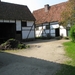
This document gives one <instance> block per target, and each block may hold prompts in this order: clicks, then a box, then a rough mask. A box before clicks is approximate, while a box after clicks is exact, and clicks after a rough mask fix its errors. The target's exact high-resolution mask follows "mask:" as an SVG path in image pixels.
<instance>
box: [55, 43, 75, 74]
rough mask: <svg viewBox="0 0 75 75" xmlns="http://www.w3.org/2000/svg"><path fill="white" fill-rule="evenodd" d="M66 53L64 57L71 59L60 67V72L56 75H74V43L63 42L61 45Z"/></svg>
mask: <svg viewBox="0 0 75 75" xmlns="http://www.w3.org/2000/svg"><path fill="white" fill-rule="evenodd" d="M63 45H64V47H65V51H66V55H67V56H68V57H70V58H71V60H69V61H67V62H66V63H65V64H64V65H61V66H62V70H61V71H60V72H58V73H57V74H56V75H75V43H74V42H65V43H63Z"/></svg>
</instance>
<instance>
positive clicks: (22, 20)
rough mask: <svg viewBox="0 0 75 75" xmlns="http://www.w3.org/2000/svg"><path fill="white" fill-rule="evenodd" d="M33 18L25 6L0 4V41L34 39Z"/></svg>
mask: <svg viewBox="0 0 75 75" xmlns="http://www.w3.org/2000/svg"><path fill="white" fill-rule="evenodd" d="M34 22H35V18H34V16H33V14H32V13H31V12H30V10H29V8H28V7H27V6H25V5H19V4H13V3H7V2H0V41H6V40H8V39H10V38H15V39H18V40H20V41H22V40H27V39H34V38H35V24H34Z"/></svg>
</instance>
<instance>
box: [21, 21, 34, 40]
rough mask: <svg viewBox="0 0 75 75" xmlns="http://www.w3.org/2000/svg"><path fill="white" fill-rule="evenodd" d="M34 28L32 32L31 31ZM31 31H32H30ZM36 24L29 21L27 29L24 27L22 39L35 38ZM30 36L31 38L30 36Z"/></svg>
mask: <svg viewBox="0 0 75 75" xmlns="http://www.w3.org/2000/svg"><path fill="white" fill-rule="evenodd" d="M31 27H32V30H31ZM30 30H31V31H30ZM34 33H35V30H34V22H33V21H27V27H22V39H27V37H28V38H35V34H34ZM28 34H29V36H28Z"/></svg>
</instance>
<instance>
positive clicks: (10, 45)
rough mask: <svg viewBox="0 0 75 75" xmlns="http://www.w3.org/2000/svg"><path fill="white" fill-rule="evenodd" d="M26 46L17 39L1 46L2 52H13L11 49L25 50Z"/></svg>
mask: <svg viewBox="0 0 75 75" xmlns="http://www.w3.org/2000/svg"><path fill="white" fill-rule="evenodd" d="M25 48H27V47H26V45H25V44H23V43H20V42H19V41H18V40H16V39H9V40H7V41H6V42H5V43H3V44H1V45H0V50H11V49H25Z"/></svg>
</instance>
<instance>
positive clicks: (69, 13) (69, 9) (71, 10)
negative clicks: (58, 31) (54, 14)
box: [61, 0, 75, 26]
mask: <svg viewBox="0 0 75 75" xmlns="http://www.w3.org/2000/svg"><path fill="white" fill-rule="evenodd" d="M61 16H62V21H61V22H62V24H63V26H67V25H68V24H70V25H71V26H72V25H74V24H75V0H69V1H68V2H67V4H66V5H65V9H64V11H63V12H62V14H61Z"/></svg>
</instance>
